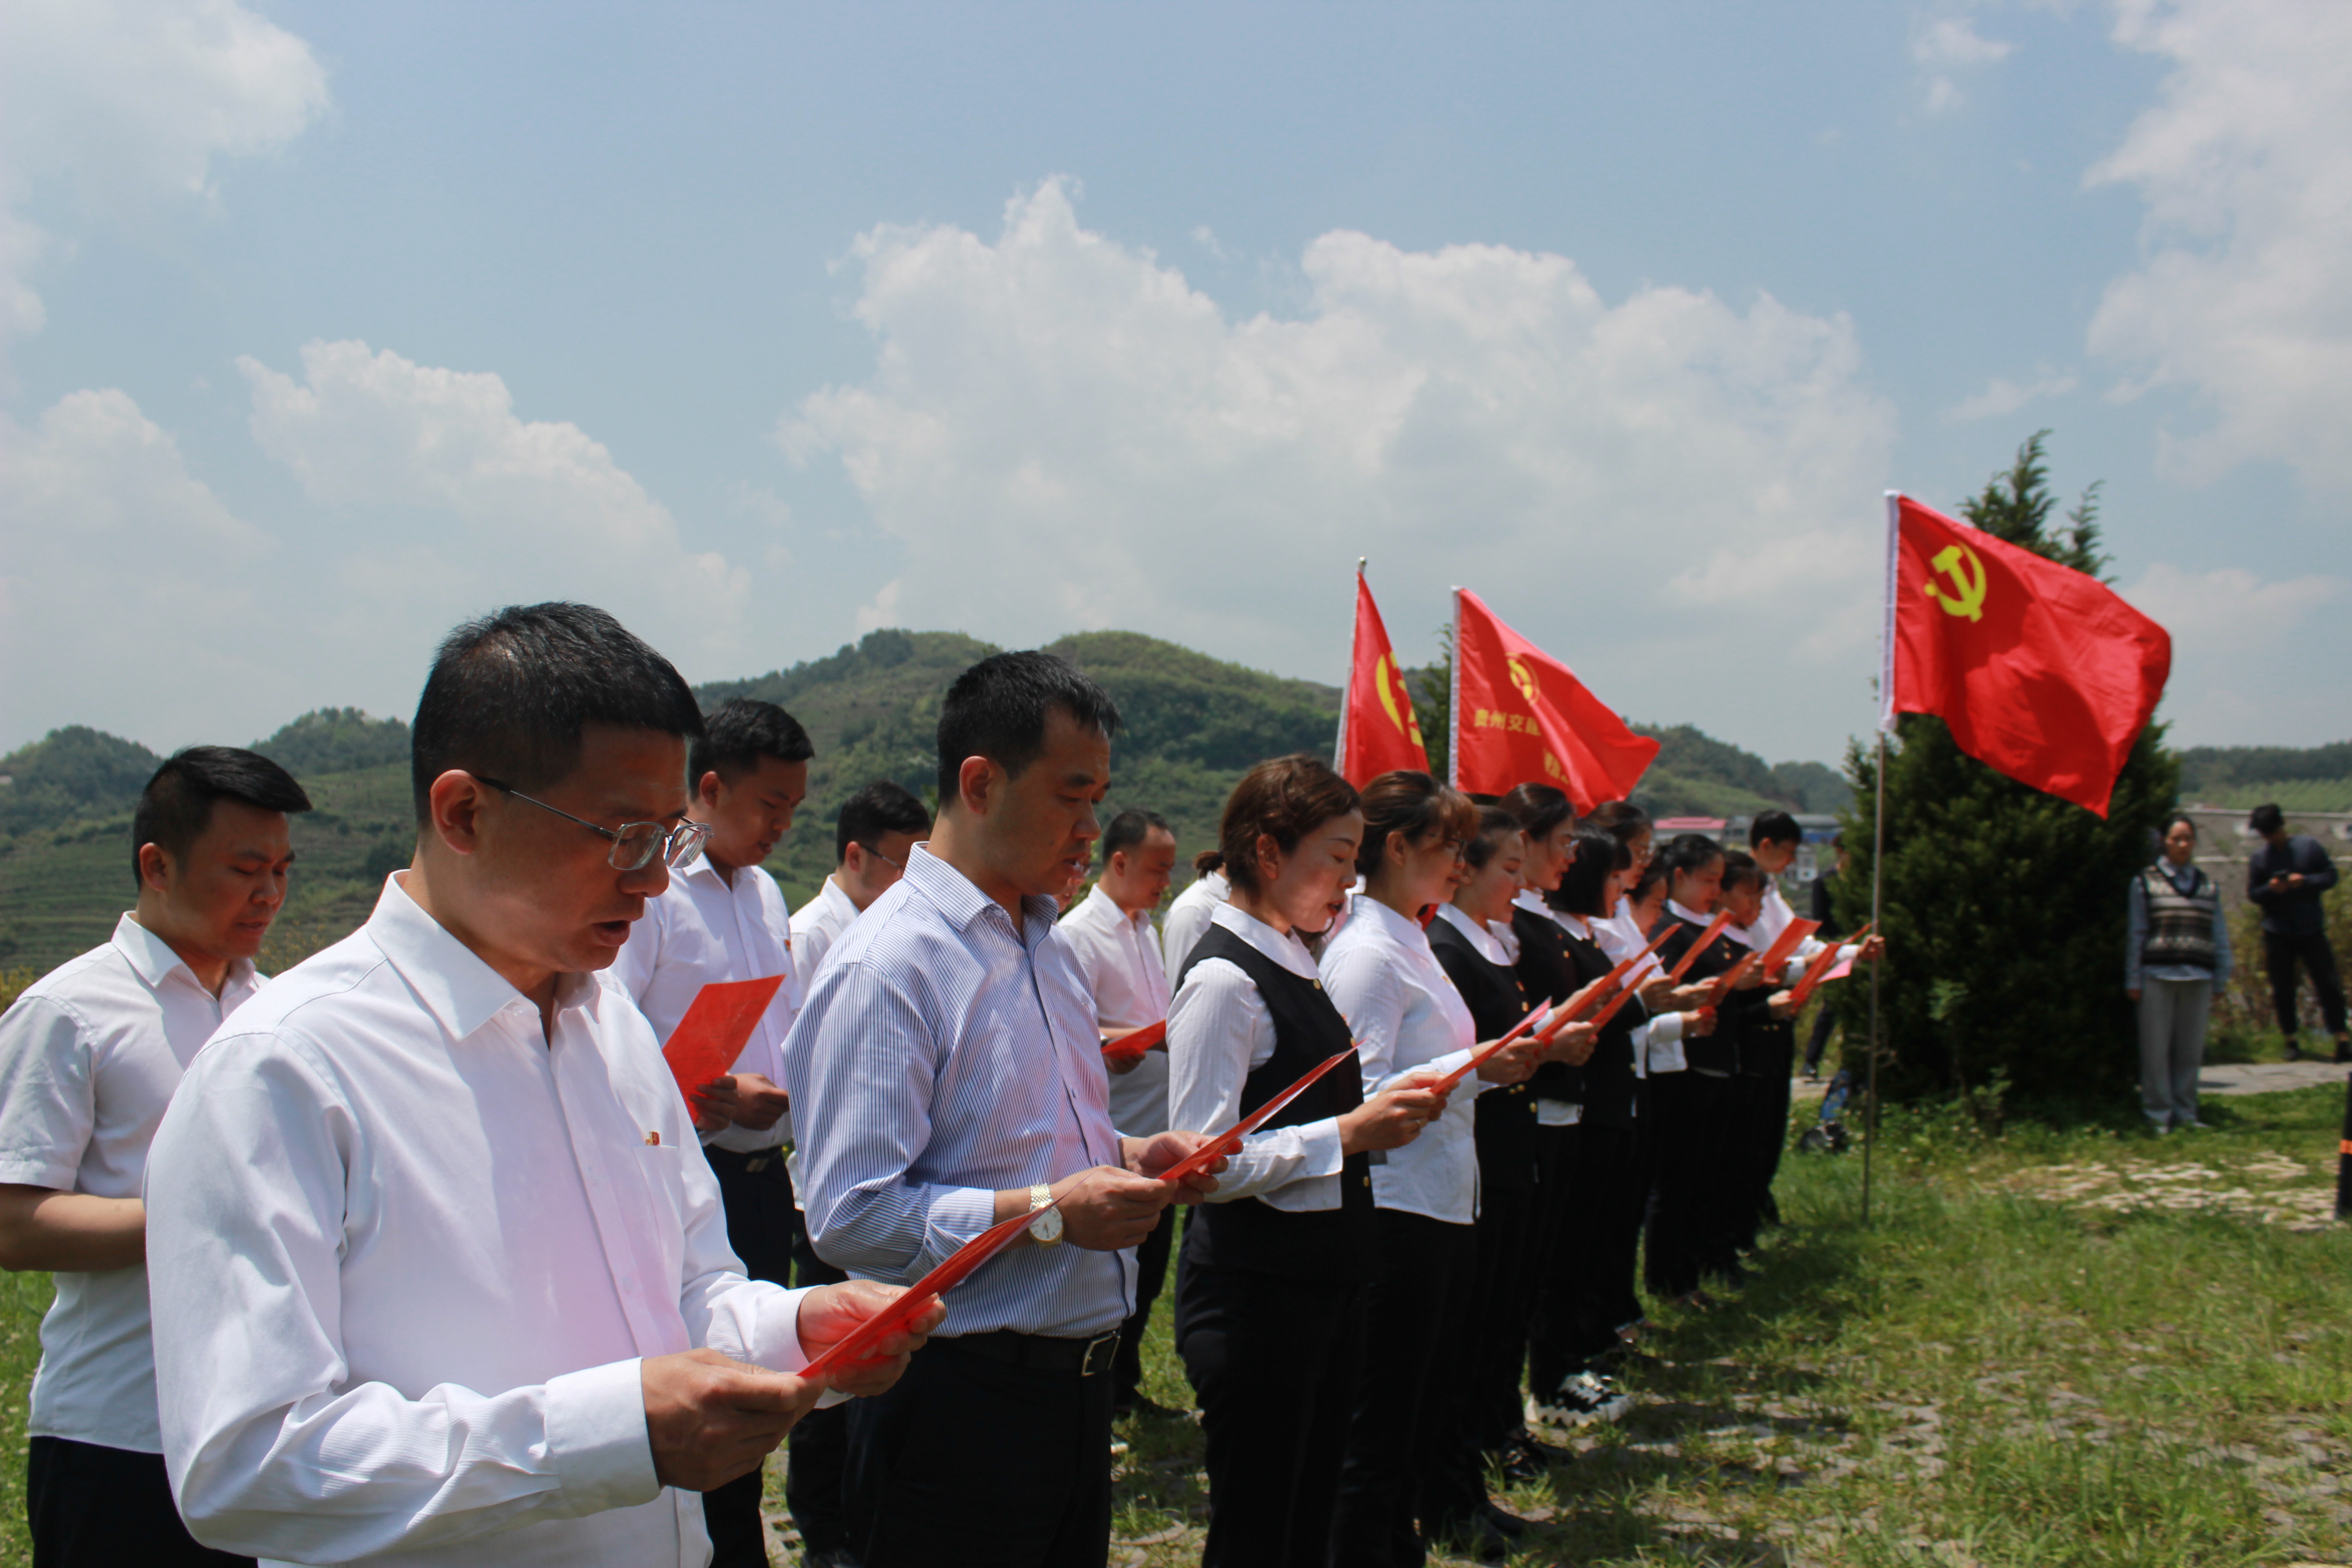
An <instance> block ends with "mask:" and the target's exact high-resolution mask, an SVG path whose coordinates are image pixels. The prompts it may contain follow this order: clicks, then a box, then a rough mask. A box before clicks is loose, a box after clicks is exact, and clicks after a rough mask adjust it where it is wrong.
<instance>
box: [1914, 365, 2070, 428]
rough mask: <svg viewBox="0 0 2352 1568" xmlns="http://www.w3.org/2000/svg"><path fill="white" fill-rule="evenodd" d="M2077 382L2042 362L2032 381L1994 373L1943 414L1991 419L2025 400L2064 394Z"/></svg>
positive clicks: (1958, 418) (2012, 410)
mask: <svg viewBox="0 0 2352 1568" xmlns="http://www.w3.org/2000/svg"><path fill="white" fill-rule="evenodd" d="M2077 384H2078V383H2077V382H2076V380H2075V378H2074V376H2073V375H2072V374H2066V375H2061V374H2058V373H2057V372H2055V371H2053V370H2052V369H2051V368H2050V367H2049V366H2047V365H2044V366H2042V368H2041V370H2040V371H2039V372H2038V373H2037V374H2035V376H2034V378H2033V379H2032V381H2029V382H2026V383H2024V384H2022V385H2021V384H2018V383H2016V382H2013V381H2009V380H2005V379H2003V378H2002V377H2000V376H1994V377H1993V378H1992V379H1991V380H1990V381H1989V382H1987V383H1985V388H1984V390H1983V391H1982V392H1979V393H1978V394H1976V395H1974V396H1972V397H1964V398H1962V399H1960V401H1959V402H1958V403H1956V404H1954V405H1952V406H1951V407H1950V408H1948V409H1947V410H1945V412H1944V417H1945V418H1946V419H1948V420H1951V421H1954V422H1956V423H1957V422H1961V421H1966V420H1970V419H1993V418H1998V417H2000V416H2003V415H2007V414H2014V413H2016V412H2017V411H2018V410H2019V409H2021V408H2022V407H2024V406H2025V405H2027V404H2029V403H2032V402H2034V401H2036V400H2038V399H2040V398H2044V397H2063V396H2064V395H2066V394H2067V393H2070V392H2072V391H2074V388H2075V386H2076V385H2077Z"/></svg>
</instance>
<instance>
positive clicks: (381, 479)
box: [237, 342, 758, 673]
mask: <svg viewBox="0 0 2352 1568" xmlns="http://www.w3.org/2000/svg"><path fill="white" fill-rule="evenodd" d="M237 363H238V366H239V368H240V369H242V370H243V371H244V373H245V375H246V380H247V383H248V384H249V386H250V388H251V392H252V396H253V414H252V419H251V425H252V429H253V437H254V439H255V440H256V441H257V442H258V443H259V444H260V447H261V448H262V450H263V451H265V452H267V453H268V454H269V456H271V457H272V458H277V459H278V461H279V462H281V463H283V464H284V465H285V466H286V467H287V468H289V470H290V471H291V472H292V473H293V474H294V476H295V478H296V479H299V481H300V482H301V485H302V488H303V489H304V490H305V491H306V492H307V493H308V494H309V495H310V496H311V497H312V498H313V499H314V500H319V501H321V502H324V503H327V504H328V505H329V506H330V507H331V509H333V512H334V514H335V516H336V520H337V523H338V525H339V526H338V531H337V537H338V541H339V542H340V543H341V545H342V548H341V549H339V550H338V551H337V552H336V555H335V560H336V571H337V573H338V574H339V575H340V577H341V587H340V590H339V591H340V592H341V593H342V594H345V595H350V596H351V597H352V599H353V600H354V601H355V602H356V603H357V604H358V605H362V606H365V610H364V613H366V614H368V615H370V616H373V617H375V618H378V619H381V620H385V621H389V622H392V623H394V624H398V625H401V626H404V627H405V628H407V629H408V630H409V631H410V632H411V633H412V634H414V633H417V632H422V634H423V635H424V636H425V637H430V636H431V635H433V634H434V633H436V632H437V631H439V630H441V629H443V628H446V626H448V625H449V623H450V622H451V621H453V620H455V619H457V617H458V616H462V615H465V614H468V613H473V612H477V611H479V610H481V609H483V608H485V607H487V606H488V605H493V604H499V603H507V602H510V601H515V600H526V599H529V600H536V599H547V598H583V599H587V600H590V601H592V602H593V603H596V604H599V605H603V606H604V607H605V608H607V609H609V610H611V611H612V612H613V613H614V615H616V616H620V617H621V618H622V619H623V620H624V621H625V622H627V623H628V624H629V625H630V626H631V628H632V629H634V630H635V631H636V632H638V633H639V634H640V635H641V636H643V637H646V639H647V640H649V641H651V642H653V643H654V644H655V645H656V647H660V648H661V649H662V650H663V651H664V652H665V653H667V654H668V655H669V656H670V657H671V658H673V659H674V660H676V661H677V663H678V664H679V665H680V666H681V667H683V668H689V670H692V669H697V668H698V669H700V670H703V671H706V672H712V673H715V672H718V671H722V670H723V671H731V670H733V669H734V668H736V663H735V661H739V660H741V659H744V658H756V657H758V650H755V649H754V648H753V647H751V646H750V645H748V644H747V642H746V640H745V637H744V610H745V608H746V606H747V605H748V603H749V601H750V596H751V577H750V574H748V573H747V572H745V571H744V570H743V569H742V568H740V567H738V566H734V565H731V564H730V563H729V562H728V561H727V560H726V558H725V557H724V556H722V555H719V554H718V553H717V552H696V551H692V550H689V549H688V547H687V546H686V544H685V542H684V540H683V539H682V537H681V535H680V532H679V529H678V526H677V520H676V519H675V518H673V517H672V516H671V515H670V513H669V511H668V510H667V508H665V507H664V506H663V505H662V504H661V503H660V502H658V501H656V500H654V499H653V498H652V497H651V496H649V495H647V494H646V490H645V487H644V486H642V485H640V484H639V483H638V482H637V481H636V480H635V479H634V478H632V477H631V476H630V475H629V474H628V473H627V472H626V471H625V469H623V468H621V467H620V465H619V464H617V463H615V462H614V460H613V455H612V453H611V452H609V451H608V450H606V449H605V447H604V446H603V445H602V444H600V443H599V442H597V441H595V440H593V439H592V438H591V437H589V436H588V435H587V433H586V432H584V431H583V430H582V429H581V428H580V427H579V426H577V425H572V424H569V423H554V422H547V421H537V420H530V421H527V420H524V419H522V418H520V417H519V416H517V415H516V414H515V412H514V399H513V397H512V395H510V394H509V392H508V390H507V385H506V383H505V382H504V381H503V380H501V379H500V378H499V377H498V376H497V375H495V374H488V373H486V372H463V371H454V370H445V369H437V368H435V367H433V366H429V365H420V364H416V363H412V362H411V361H408V360H405V359H403V358H402V357H401V356H400V355H398V354H396V353H392V352H390V351H389V350H386V351H383V352H382V353H376V352H372V351H371V350H370V349H369V348H368V346H367V345H366V344H365V343H361V342H337V343H327V342H313V343H310V344H308V345H306V346H305V347H304V348H303V350H302V373H303V374H302V379H301V380H300V381H297V380H295V379H294V378H293V377H291V376H289V375H286V374H282V373H280V372H278V371H275V370H272V369H270V368H269V367H268V365H265V364H262V363H259V362H258V361H256V360H253V359H249V358H248V359H241V360H239V361H238V362H237Z"/></svg>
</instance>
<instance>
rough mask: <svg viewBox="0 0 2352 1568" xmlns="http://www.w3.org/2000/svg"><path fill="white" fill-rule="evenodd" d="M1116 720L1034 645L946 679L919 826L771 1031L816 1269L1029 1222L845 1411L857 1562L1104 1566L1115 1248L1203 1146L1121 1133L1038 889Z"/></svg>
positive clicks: (1079, 813)
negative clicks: (1174, 1168) (885, 1378)
mask: <svg viewBox="0 0 2352 1568" xmlns="http://www.w3.org/2000/svg"><path fill="white" fill-rule="evenodd" d="M1117 727H1118V710H1117V709H1116V708H1115V707H1113V705H1112V703H1111V700H1110V699H1109V697H1108V695H1107V694H1105V693H1104V692H1103V690H1102V689H1101V688H1099V687H1097V685H1095V683H1094V682H1092V681H1091V680H1088V679H1087V678H1086V677H1085V676H1083V675H1081V674H1079V673H1078V671H1077V670H1076V668H1073V667H1071V666H1070V665H1069V664H1067V663H1066V662H1065V661H1063V660H1061V659H1058V658H1052V657H1050V656H1048V655H1045V654H1039V653H1012V654H998V655H996V656H994V657H993V658H987V659H983V660H982V661H981V662H980V663H979V664H977V665H974V666H973V667H972V668H970V669H968V670H966V671H965V672H964V673H963V674H962V675H961V676H960V677H959V678H958V679H957V680H956V682H955V684H954V685H953V686H951V687H950V689H949V690H948V694H947V697H946V700H945V701H944V702H943V703H942V705H941V708H940V728H939V756H940V815H939V820H938V822H937V824H936V825H935V826H934V827H933V829H932V836H931V838H930V841H929V843H928V844H927V845H918V846H917V847H915V848H914V849H913V850H912V852H911V853H910V855H909V857H908V863H907V871H906V875H905V876H904V877H903V878H901V879H900V880H899V881H898V884H897V885H896V886H894V887H892V888H891V889H890V890H889V891H887V892H886V893H884V894H883V895H882V896H881V897H880V898H878V899H877V900H875V901H874V903H873V904H872V905H871V906H870V907H869V908H868V909H867V910H866V912H865V913H864V914H863V915H862V916H861V917H860V918H859V919H858V920H857V921H856V923H855V924H854V925H852V926H851V927H850V929H849V930H848V931H847V932H845V934H844V935H843V937H842V939H841V941H840V942H839V943H838V944H837V945H836V946H835V949H834V951H833V953H832V954H831V956H830V958H829V960H828V962H827V963H826V964H825V966H824V973H822V974H821V975H820V976H819V977H818V979H817V982H816V984H815V986H814V990H813V992H812V994H810V996H809V999H808V1003H807V1005H806V1006H805V1007H804V1008H803V1011H802V1013H801V1016H800V1020H799V1022H798V1023H797V1024H796V1025H795V1026H793V1033H792V1037H791V1038H790V1039H789V1040H788V1041H787V1042H786V1044H785V1047H784V1075H785V1082H786V1087H787V1088H788V1089H789V1090H790V1091H791V1094H792V1097H793V1107H794V1115H795V1121H796V1125H797V1130H798V1135H799V1140H800V1169H801V1178H802V1187H803V1200H804V1202H805V1205H806V1207H807V1215H808V1230H809V1237H810V1240H811V1241H812V1243H813V1244H814V1247H815V1248H816V1250H817V1253H818V1255H819V1256H820V1257H822V1258H824V1259H825V1260H826V1261H828V1262H830V1263H832V1264H834V1265H835V1267H837V1268H844V1269H846V1270H848V1271H849V1273H851V1274H852V1275H855V1276H858V1277H862V1278H866V1279H883V1280H889V1281H894V1282H898V1283H910V1282H912V1281H913V1280H914V1279H917V1278H919V1276H920V1275H922V1274H923V1273H924V1272H926V1271H927V1270H929V1268H933V1267H934V1266H936V1265H937V1264H938V1263H940V1261H941V1260H942V1259H944V1258H946V1257H947V1256H948V1255H949V1254H950V1253H952V1252H953V1251H954V1250H955V1249H956V1248H957V1247H959V1246H961V1244H963V1243H964V1242H966V1241H969V1240H971V1238H972V1237H975V1236H977V1235H979V1234H980V1233H981V1232H982V1231H983V1230H985V1229H987V1228H988V1227H989V1226H992V1225H993V1224H996V1223H998V1222H1000V1221H1003V1220H1005V1219H1009V1218H1012V1217H1014V1216H1016V1215H1022V1214H1024V1213H1030V1214H1034V1215H1036V1216H1037V1217H1036V1219H1035V1221H1034V1223H1033V1225H1032V1226H1031V1227H1030V1230H1029V1232H1028V1234H1027V1236H1026V1237H1024V1239H1023V1241H1022V1242H1021V1243H1020V1244H1018V1245H1016V1246H1015V1247H1012V1248H1009V1249H1008V1250H1006V1251H1005V1252H1004V1253H1003V1254H1002V1255H1000V1256H999V1257H998V1258H995V1259H993V1260H992V1261H991V1262H990V1263H988V1264H987V1265H986V1266H984V1267H983V1268H981V1269H980V1270H979V1271H978V1272H976V1273H975V1274H973V1275H972V1276H971V1279H969V1280H967V1281H966V1282H965V1283H964V1284H963V1285H961V1287H959V1288H958V1289H956V1290H955V1292H954V1293H953V1294H951V1295H950V1296H949V1297H948V1298H947V1306H948V1321H947V1322H946V1323H945V1325H944V1326H943V1328H942V1330H941V1335H942V1337H940V1338H937V1339H934V1340H933V1341H932V1348H931V1351H930V1352H929V1354H927V1355H925V1356H923V1357H922V1358H920V1359H919V1361H918V1363H916V1370H915V1372H914V1373H913V1374H912V1375H910V1376H909V1377H908V1378H907V1379H905V1380H903V1381H902V1382H901V1384H900V1385H899V1387H898V1389H897V1390H896V1391H894V1396H893V1397H891V1398H889V1399H887V1400H880V1401H871V1400H869V1401H866V1402H863V1403H864V1404H866V1405H872V1406H873V1408H871V1409H870V1410H869V1409H864V1408H855V1409H853V1413H852V1416H851V1423H850V1454H849V1470H848V1476H847V1483H846V1492H847V1502H848V1512H849V1522H850V1531H851V1535H852V1538H853V1541H854V1542H855V1546H856V1551H857V1552H858V1555H859V1558H860V1560H861V1561H862V1562H863V1563H864V1564H865V1568H934V1565H936V1564H938V1563H949V1562H953V1563H959V1564H962V1565H964V1568H982V1565H985V1564H995V1563H1002V1564H1005V1565H1007V1568H1012V1565H1015V1564H1018V1565H1022V1568H1064V1565H1067V1568H1100V1565H1101V1563H1102V1562H1103V1560H1104V1557H1105V1555H1106V1553H1107V1551H1108V1541H1109V1536H1110V1500H1111V1498H1110V1459H1109V1453H1110V1427H1111V1392H1112V1391H1111V1379H1110V1376H1109V1373H1110V1369H1111V1361H1112V1356H1113V1353H1114V1352H1115V1350H1116V1347H1117V1345H1118V1327H1119V1324H1120V1322H1121V1321H1122V1320H1124V1319H1125V1318H1126V1317H1127V1316H1128V1314H1129V1311H1130V1310H1132V1308H1133V1305H1134V1289H1135V1263H1134V1259H1133V1257H1132V1249H1133V1248H1134V1247H1136V1246H1137V1244H1139V1242H1141V1241H1142V1240H1143V1239H1144V1238H1145V1237H1147V1236H1149V1235H1150V1232H1151V1229H1152V1227H1153V1226H1154V1225H1155V1224H1157V1223H1158V1221H1159V1217H1160V1212H1161V1210H1163V1209H1164V1208H1165V1207H1166V1206H1167V1205H1168V1204H1169V1202H1170V1201H1171V1197H1175V1196H1178V1195H1180V1189H1176V1188H1172V1187H1171V1186H1170V1185H1169V1184H1165V1183H1162V1182H1160V1181H1159V1180H1157V1179H1156V1178H1155V1176H1154V1174H1153V1173H1156V1172H1158V1171H1160V1170H1163V1169H1165V1168H1167V1167H1168V1166H1169V1165H1170V1164H1171V1163H1174V1162H1175V1161H1177V1160H1179V1159H1181V1158H1182V1157H1183V1156H1184V1155H1185V1154H1187V1153H1190V1152H1192V1150H1194V1149H1196V1148H1197V1147H1199V1145H1200V1143H1201V1142H1202V1140H1201V1139H1200V1138H1199V1137H1198V1136H1197V1135H1195V1134H1192V1133H1188V1132H1162V1133H1160V1134H1158V1135H1157V1136H1154V1137H1150V1138H1122V1137H1121V1136H1120V1135H1119V1134H1118V1131H1116V1130H1115V1129H1114V1128H1113V1126H1112V1124H1111V1119H1110V1110H1109V1100H1108V1089H1107V1086H1106V1080H1105V1077H1104V1073H1103V1068H1102V1059H1101V1048H1100V1042H1099V1039H1098V1037H1097V1034H1096V1030H1095V1021H1094V1005H1093V1002H1092V1000H1091V998H1090V997H1089V996H1088V995H1087V989H1086V985H1085V983H1084V981H1083V979H1082V978H1081V976H1080V973H1079V970H1078V967H1077V964H1076V963H1075V962H1074V961H1073V959H1072V958H1071V955H1070V953H1069V951H1068V949H1067V948H1066V946H1065V944H1064V942H1062V940H1061V938H1060V937H1059V936H1058V935H1057V934H1056V932H1055V925H1054V918H1055V894H1056V893H1057V892H1059V891H1060V890H1061V889H1063V888H1064V887H1066V885H1067V884H1068V883H1069V880H1070V879H1071V877H1072V875H1073V874H1074V873H1075V872H1077V871H1080V870H1083V869H1084V868H1085V867H1086V865H1087V862H1088V860H1089V859H1090V858H1091V847H1092V845H1093V843H1094V841H1095V839H1096V838H1097V837H1099V836H1100V833H1101V829H1100V827H1099V826H1098V825H1097V822H1096V819H1095V811H1094V808H1095V805H1096V804H1097V803H1098V802H1099V801H1100V800H1101V799H1102V798H1103V795H1104V793H1105V792H1106V790H1107V789H1108V785H1109V782H1110V736H1111V733H1112V731H1114V730H1116V729H1117ZM1213 1185H1214V1183H1213V1181H1202V1182H1201V1183H1200V1184H1199V1186H1200V1187H1202V1188H1205V1187H1210V1186H1213ZM1181 1195H1184V1196H1190V1195H1192V1193H1191V1191H1181ZM1057 1200H1058V1204H1057V1203H1056V1201H1057ZM1049 1205H1055V1206H1049Z"/></svg>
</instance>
